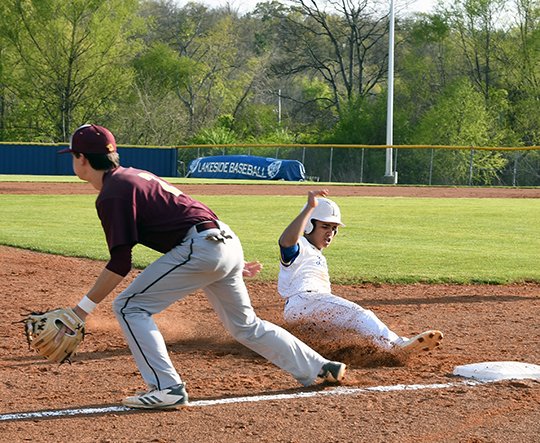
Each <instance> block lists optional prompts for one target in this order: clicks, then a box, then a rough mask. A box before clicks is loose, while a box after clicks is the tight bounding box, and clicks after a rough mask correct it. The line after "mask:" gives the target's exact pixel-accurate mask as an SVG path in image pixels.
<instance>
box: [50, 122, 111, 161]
mask: <svg viewBox="0 0 540 443" xmlns="http://www.w3.org/2000/svg"><path fill="white" fill-rule="evenodd" d="M66 152H77V153H80V154H110V153H111V152H116V140H115V139H114V135H112V132H111V131H109V130H108V129H107V128H104V127H103V126H98V125H83V126H81V127H80V128H77V129H76V130H75V132H74V133H73V135H72V136H71V143H70V146H69V148H66V149H62V150H61V151H58V153H59V154H64V153H66Z"/></svg>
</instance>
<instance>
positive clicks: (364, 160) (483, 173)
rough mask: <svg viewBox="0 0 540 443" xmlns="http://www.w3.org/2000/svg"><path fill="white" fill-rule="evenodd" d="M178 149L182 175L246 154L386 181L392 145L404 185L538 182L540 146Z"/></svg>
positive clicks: (327, 174)
mask: <svg viewBox="0 0 540 443" xmlns="http://www.w3.org/2000/svg"><path fill="white" fill-rule="evenodd" d="M177 149H178V171H179V175H182V176H186V175H187V174H188V172H189V171H188V166H189V163H190V162H191V161H192V160H193V159H195V158H199V157H205V156H212V155H233V154H234V155H239V154H246V155H256V156H264V157H272V158H276V159H287V160H298V161H300V162H301V163H302V164H303V165H304V166H305V169H306V178H307V179H308V180H312V181H324V182H349V183H384V174H385V161H386V156H387V155H388V149H390V150H391V155H392V160H393V161H392V163H393V166H394V173H396V176H399V179H398V183H400V184H411V185H412V184H417V185H455V186H482V185H485V186H540V146H528V147H485V146H440V145H439V146H434V145H393V146H387V145H353V144H350V145H349V144H347V145H346V144H343V145H335V144H311V145H310V144H279V145H278V144H256V145H255V144H215V145H185V146H178V147H177Z"/></svg>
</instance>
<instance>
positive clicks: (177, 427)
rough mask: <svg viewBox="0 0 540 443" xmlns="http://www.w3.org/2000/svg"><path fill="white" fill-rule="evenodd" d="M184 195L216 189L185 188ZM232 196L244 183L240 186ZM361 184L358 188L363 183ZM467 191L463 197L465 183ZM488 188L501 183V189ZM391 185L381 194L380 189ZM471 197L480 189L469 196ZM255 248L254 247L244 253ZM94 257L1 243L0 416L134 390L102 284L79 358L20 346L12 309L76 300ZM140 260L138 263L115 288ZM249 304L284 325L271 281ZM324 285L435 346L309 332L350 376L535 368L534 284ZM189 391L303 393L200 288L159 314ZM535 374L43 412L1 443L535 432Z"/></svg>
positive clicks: (65, 187) (483, 438)
mask: <svg viewBox="0 0 540 443" xmlns="http://www.w3.org/2000/svg"><path fill="white" fill-rule="evenodd" d="M180 188H181V189H183V190H184V191H185V192H188V193H192V194H199V195H201V194H211V193H217V192H223V188H222V187H218V188H215V187H210V186H209V185H204V186H202V187H194V186H193V185H190V186H180ZM241 191H242V192H241ZM370 191H371V192H372V193H371V194H367V193H369V192H370ZM459 191H461V193H459ZM495 191H497V192H495ZM39 192H44V193H49V194H61V193H64V194H65V193H74V192H77V193H92V192H95V191H93V189H92V188H90V187H89V186H87V185H84V184H76V185H74V184H62V185H60V184H50V183H47V184H43V183H40V184H21V186H19V184H15V183H4V184H0V193H15V194H16V193H39ZM247 192H250V193H259V194H268V193H269V192H273V193H279V194H281V195H283V194H292V195H302V194H304V193H305V192H306V188H305V186H301V187H300V186H296V187H295V186H294V185H293V186H289V185H287V186H284V187H281V186H271V187H270V186H267V187H263V188H261V187H259V186H255V185H253V186H252V185H249V186H242V187H233V188H227V193H228V194H234V193H247ZM384 192H386V194H385V193H384ZM331 193H332V195H400V196H426V197H427V196H429V197H454V198H455V197H460V196H466V197H480V198H482V197H486V198H492V197H509V198H538V197H540V190H537V189H530V190H526V189H525V190H517V189H502V188H501V189H494V188H490V189H482V188H462V189H460V188H412V187H371V186H366V187H355V188H347V187H343V186H335V187H333V188H332V189H331ZM472 193H476V195H472ZM248 259H249V257H248ZM102 267H103V263H101V262H96V261H91V260H83V259H76V258H67V257H60V256H52V255H46V254H41V253H36V252H30V251H25V250H18V249H14V248H9V247H0V276H1V281H2V283H3V284H2V291H1V292H0V308H1V310H2V312H3V315H2V320H1V322H0V337H1V341H0V371H1V374H2V376H1V379H0V396H1V397H0V398H1V399H2V402H1V406H0V417H1V416H2V414H6V413H21V412H30V411H32V412H34V411H47V410H57V409H64V408H86V407H92V406H103V407H105V406H110V405H117V404H119V402H120V400H121V399H122V398H123V397H124V396H126V395H131V394H133V393H134V392H135V391H137V390H140V389H144V385H143V383H142V380H141V378H140V376H139V374H138V371H137V369H136V367H135V365H134V363H133V360H132V359H131V356H130V353H129V350H128V349H127V347H126V344H125V342H124V339H123V337H122V336H121V333H120V329H119V327H118V325H117V324H116V320H115V319H114V317H113V314H112V312H111V302H112V299H113V298H114V296H113V295H111V296H110V297H109V298H108V299H107V300H105V301H104V302H103V303H102V304H101V305H100V306H99V307H98V309H97V310H96V311H95V313H94V314H93V315H92V316H91V317H90V319H89V321H88V328H87V329H88V332H90V334H89V335H88V336H87V337H86V339H85V341H84V342H83V344H82V346H81V348H80V352H79V354H78V355H77V357H76V358H75V359H74V362H73V364H71V365H69V364H64V365H62V366H57V365H51V364H49V363H47V362H45V361H43V360H42V359H40V358H38V357H37V356H36V355H34V354H32V352H30V351H29V350H28V346H27V344H26V342H25V339H24V335H23V330H22V325H21V324H17V323H16V324H12V322H13V321H16V320H18V319H20V318H22V314H24V313H26V312H28V311H32V310H44V309H49V308H53V307H56V306H63V305H71V304H74V303H75V302H76V301H77V300H78V299H79V298H80V296H81V295H82V294H84V293H85V292H86V291H87V289H88V288H89V287H90V285H91V284H92V283H93V281H94V279H95V278H96V277H97V275H98V274H99V272H100V271H101V269H102ZM137 272H138V271H133V272H132V273H131V274H130V275H129V277H128V278H127V279H126V280H125V281H124V282H123V283H122V285H121V287H120V288H118V290H117V291H115V293H117V292H119V291H120V290H121V289H122V288H124V287H125V286H126V285H127V284H128V283H129V282H130V281H131V279H132V278H133V277H134V276H135V275H136V274H137ZM248 287H249V290H250V293H251V297H252V302H253V305H254V307H255V309H256V312H257V313H258V315H259V316H260V317H261V318H263V319H265V320H269V321H272V322H275V323H277V324H279V325H282V326H284V324H283V321H282V315H281V314H282V308H283V305H282V300H281V299H280V297H279V296H278V295H277V290H276V285H275V283H265V282H262V281H259V280H257V279H256V278H255V279H252V280H249V281H248ZM334 292H336V293H337V294H339V295H342V296H344V297H346V298H348V299H350V300H352V301H355V302H358V303H359V304H360V305H362V306H363V307H365V308H368V309H371V310H373V311H374V312H375V313H376V314H377V315H378V316H379V317H380V318H381V319H382V320H383V321H384V322H386V323H387V324H388V325H389V326H390V327H391V328H392V329H394V330H395V331H396V332H398V333H401V334H403V335H412V334H415V333H418V332H421V331H422V330H424V329H429V328H438V329H441V330H442V331H443V332H444V333H445V338H444V340H443V343H442V346H441V347H440V348H438V349H436V350H434V351H431V352H429V353H427V354H425V355H421V356H417V357H414V358H411V359H409V360H397V359H395V358H391V357H389V356H388V355H384V354H380V353H377V352H374V350H373V348H372V347H370V346H369V345H368V344H366V343H362V342H361V341H354V340H348V341H347V343H345V344H343V343H341V345H338V344H336V343H333V342H331V341H328V340H326V339H325V337H321V336H317V334H315V333H313V332H312V331H311V333H310V334H309V335H306V334H305V331H296V332H297V333H299V334H304V336H302V338H304V339H305V340H306V341H308V342H310V344H312V345H313V346H314V347H316V348H318V350H320V351H321V352H322V353H323V354H325V355H326V356H327V357H337V358H342V359H343V360H344V361H345V362H346V363H348V364H349V371H348V375H347V377H346V381H345V382H344V383H343V385H345V386H350V387H373V386H394V385H398V384H403V385H413V384H419V385H429V384H434V383H441V384H446V383H450V382H456V381H460V380H462V379H460V378H457V377H454V376H453V375H452V371H453V369H454V367H455V366H456V365H462V364H468V363H475V362H483V361H522V362H528V363H533V364H540V321H539V320H538V319H539V318H540V285H539V284H532V283H531V284H523V285H505V286H455V285H421V284H419V285H405V286H394V285H356V286H340V287H337V286H335V287H334ZM157 322H158V324H159V326H160V328H161V330H162V332H163V334H164V336H165V338H166V341H167V343H168V346H169V350H170V353H171V357H172V359H173V361H174V363H175V365H176V367H177V369H178V370H179V372H180V373H181V375H182V377H183V378H184V379H185V380H186V381H187V388H188V391H189V394H190V399H191V400H194V401H197V400H203V399H221V398H230V397H239V396H260V395H267V394H276V393H298V392H305V391H319V390H321V391H329V390H331V389H333V386H330V385H324V384H322V385H318V386H316V387H314V388H310V389H305V388H301V387H300V386H298V384H297V383H296V382H295V381H294V380H293V379H292V377H290V376H289V375H288V374H286V373H284V372H282V371H281V370H279V369H278V368H276V367H274V366H273V365H271V364H270V363H268V362H266V361H265V360H264V359H262V358H261V357H259V356H257V355H256V354H254V353H253V352H251V351H249V350H248V349H246V348H244V347H243V346H241V345H240V344H238V343H236V342H235V341H234V340H232V339H231V338H230V337H229V336H228V335H227V333H226V332H225V330H224V329H223V327H222V326H221V324H220V323H219V321H218V320H217V317H216V316H215V315H214V313H213V311H212V309H211V307H210V305H209V304H208V302H207V301H206V299H205V298H204V295H203V294H202V293H200V292H197V293H195V294H193V295H191V296H190V297H188V298H186V299H185V300H184V301H182V302H179V303H176V304H175V305H174V306H172V307H171V308H170V309H169V310H167V311H166V312H164V313H163V314H160V315H159V316H158V317H157ZM539 435H540V382H538V381H533V380H521V381H504V382H497V383H493V384H486V385H480V386H471V387H468V386H465V385H462V386H458V387H452V388H448V389H426V390H401V391H394V392H368V393H367V392H364V393H359V394H354V395H349V396H319V397H313V398H297V399H290V400H273V401H266V402H254V403H234V404H224V405H216V406H205V407H185V408H182V409H179V410H176V411H167V412H129V413H115V414H102V415H97V416H96V415H92V416H73V417H69V416H62V417H60V418H52V419H34V420H11V421H0V441H6V442H7V441H47V442H49V441H51V442H52V441H78V442H128V441H129V442H176V441H190V442H218V441H219V442H222V441H226V442H311V443H313V442H351V443H352V442H364V441H366V442H367V441H369V442H443V441H444V442H471V443H472V442H503V441H504V442H538V441H539Z"/></svg>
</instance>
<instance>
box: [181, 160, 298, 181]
mask: <svg viewBox="0 0 540 443" xmlns="http://www.w3.org/2000/svg"><path fill="white" fill-rule="evenodd" d="M305 175H306V173H305V169H304V165H303V164H302V163H301V162H299V161H297V160H278V159H275V158H267V157H255V156H251V155H216V156H212V157H199V158H196V159H195V160H192V161H191V162H190V163H189V166H188V174H187V177H193V178H233V179H244V180H246V179H247V180H287V181H302V180H305Z"/></svg>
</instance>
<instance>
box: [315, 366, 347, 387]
mask: <svg viewBox="0 0 540 443" xmlns="http://www.w3.org/2000/svg"><path fill="white" fill-rule="evenodd" d="M346 368H347V365H346V364H345V363H340V362H338V361H330V362H328V363H326V364H325V365H323V367H322V368H321V372H319V377H320V378H322V379H324V380H326V381H329V382H333V383H336V382H338V381H341V380H343V377H345V369H346Z"/></svg>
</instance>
